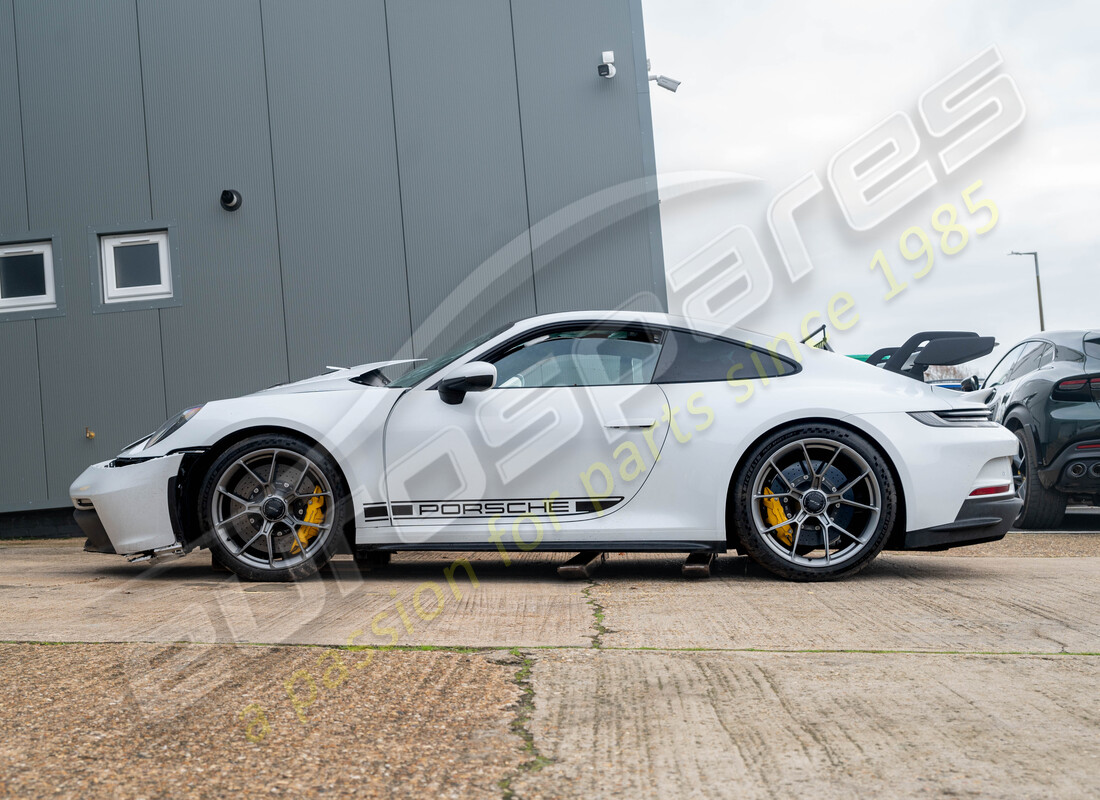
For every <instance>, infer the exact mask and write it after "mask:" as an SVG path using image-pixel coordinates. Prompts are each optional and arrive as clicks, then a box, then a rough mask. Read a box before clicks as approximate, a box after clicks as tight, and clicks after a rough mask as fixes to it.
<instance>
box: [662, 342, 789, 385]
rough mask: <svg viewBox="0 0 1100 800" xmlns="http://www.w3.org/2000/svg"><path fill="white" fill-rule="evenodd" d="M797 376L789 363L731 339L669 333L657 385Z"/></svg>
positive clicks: (767, 351) (769, 353)
mask: <svg viewBox="0 0 1100 800" xmlns="http://www.w3.org/2000/svg"><path fill="white" fill-rule="evenodd" d="M795 372H798V366H797V365H796V364H795V363H794V362H793V361H791V360H790V359H788V358H786V357H784V356H780V355H777V354H775V353H773V352H771V351H770V350H768V349H766V348H762V347H761V348H756V347H749V346H747V345H744V344H740V343H738V342H733V341H730V340H729V339H719V338H717V337H714V336H703V335H700V334H697V333H689V332H687V331H675V330H674V331H669V333H668V336H667V337H666V338H665V346H664V349H663V350H662V351H661V358H660V359H659V360H658V361H657V369H656V371H655V372H654V375H653V382H654V383H701V382H705V381H725V380H730V379H732V380H746V379H751V378H778V377H780V376H782V375H791V374H794V373H795Z"/></svg>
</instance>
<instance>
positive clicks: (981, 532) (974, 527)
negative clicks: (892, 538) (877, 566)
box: [900, 495, 1024, 550]
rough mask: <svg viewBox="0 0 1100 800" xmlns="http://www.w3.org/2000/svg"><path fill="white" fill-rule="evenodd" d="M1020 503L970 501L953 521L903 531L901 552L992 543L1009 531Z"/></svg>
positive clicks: (1000, 499)
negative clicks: (932, 526) (931, 526)
mask: <svg viewBox="0 0 1100 800" xmlns="http://www.w3.org/2000/svg"><path fill="white" fill-rule="evenodd" d="M1023 504H1024V501H1023V500H1021V499H1020V498H1019V497H1016V496H1015V495H1010V496H1008V497H995V498H991V499H986V498H981V497H978V498H972V499H969V500H967V501H966V502H964V503H963V505H962V508H961V509H960V510H959V513H958V515H957V516H956V517H955V521H954V522H949V523H947V524H946V525H937V526H936V527H934V528H923V529H921V530H916V531H907V532H906V534H905V539H904V541H903V543H902V546H901V548H900V549H902V550H949V549H950V548H952V547H963V546H965V545H968V544H981V543H982V542H995V541H997V540H998V539H1003V538H1004V536H1005V534H1006V533H1008V531H1009V530H1010V529H1011V528H1012V524H1013V523H1014V522H1015V521H1016V517H1017V516H1018V515H1019V513H1020V509H1021V508H1022V507H1023Z"/></svg>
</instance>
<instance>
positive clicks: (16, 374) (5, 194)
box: [0, 0, 46, 510]
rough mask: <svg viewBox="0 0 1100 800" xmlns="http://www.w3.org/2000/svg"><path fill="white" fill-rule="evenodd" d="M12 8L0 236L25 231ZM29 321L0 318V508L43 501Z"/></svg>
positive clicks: (0, 61)
mask: <svg viewBox="0 0 1100 800" xmlns="http://www.w3.org/2000/svg"><path fill="white" fill-rule="evenodd" d="M15 51H16V43H15V9H14V7H13V5H12V0H0V109H3V113H0V237H3V238H7V237H15V236H19V235H21V234H23V233H25V232H26V231H27V195H26V191H25V183H24V180H23V128H22V120H21V118H20V113H19V74H18V65H17V64H16V58H15ZM34 325H35V323H34V320H22V321H15V322H13V321H9V320H6V319H4V316H3V315H2V314H0V509H9V510H10V509H20V508H31V507H36V506H41V505H43V504H45V502H46V459H45V454H44V451H43V442H42V397H41V394H40V386H39V377H38V337H37V335H36V333H35V330H34Z"/></svg>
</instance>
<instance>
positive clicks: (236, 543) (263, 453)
mask: <svg viewBox="0 0 1100 800" xmlns="http://www.w3.org/2000/svg"><path fill="white" fill-rule="evenodd" d="M318 511H320V512H322V513H323V518H321V519H316V518H313V517H315V516H316V513H317V512H318ZM334 515H335V502H334V497H333V493H332V486H331V484H330V483H329V481H328V478H326V477H325V473H324V471H323V470H322V469H321V468H320V467H319V466H318V465H317V464H316V463H314V462H313V461H312V460H311V459H309V458H308V457H307V456H304V455H302V454H300V453H296V452H294V451H293V450H285V449H282V448H267V449H263V450H254V451H253V452H251V453H248V454H247V455H244V456H242V457H241V458H239V459H237V460H236V461H234V462H233V463H232V464H230V465H229V466H227V467H226V468H225V470H224V471H223V472H222V474H221V475H220V476H219V478H218V484H217V487H216V488H215V490H214V496H213V498H212V499H211V501H210V520H211V522H212V524H213V528H214V533H215V535H216V536H217V537H218V539H219V540H220V541H221V542H222V544H223V545H225V547H226V549H227V550H228V552H229V553H230V554H231V555H232V556H233V557H234V558H236V559H238V560H239V561H241V562H242V563H245V564H248V565H250V566H252V567H258V568H260V569H283V568H287V567H294V566H297V565H299V564H303V563H305V562H307V561H309V560H310V559H311V558H313V556H314V555H316V553H317V552H318V551H319V550H321V549H323V547H324V543H325V541H326V539H327V538H328V536H327V534H328V532H329V531H330V530H331V528H332V524H333V518H334ZM295 548H297V552H294V550H295Z"/></svg>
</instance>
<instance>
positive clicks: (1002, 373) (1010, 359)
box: [982, 342, 1027, 389]
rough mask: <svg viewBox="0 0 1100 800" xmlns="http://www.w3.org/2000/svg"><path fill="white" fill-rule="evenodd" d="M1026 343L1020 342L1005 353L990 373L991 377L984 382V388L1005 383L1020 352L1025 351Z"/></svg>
mask: <svg viewBox="0 0 1100 800" xmlns="http://www.w3.org/2000/svg"><path fill="white" fill-rule="evenodd" d="M1026 345H1027V342H1025V343H1024V344H1018V345H1016V346H1015V347H1013V348H1012V349H1011V350H1009V351H1008V352H1007V353H1005V357H1004V358H1002V359H1001V360H1000V361H998V362H997V366H995V367H994V368H993V371H992V372H990V373H989V377H988V378H986V379H985V383H984V384H982V388H983V389H989V388H991V387H993V386H1000V385H1001V384H1002V383H1004V382H1005V379H1006V378H1007V377H1008V371H1009V370H1010V369H1012V366H1013V365H1014V364H1015V363H1016V360H1017V359H1018V358H1019V357H1020V354H1021V353H1023V351H1024V347H1025V346H1026Z"/></svg>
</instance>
